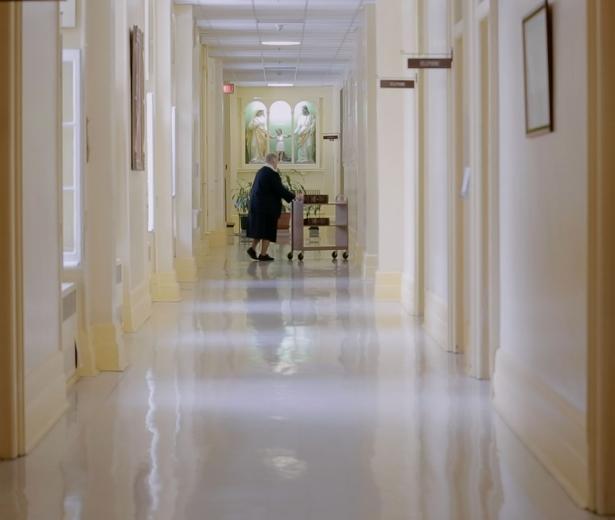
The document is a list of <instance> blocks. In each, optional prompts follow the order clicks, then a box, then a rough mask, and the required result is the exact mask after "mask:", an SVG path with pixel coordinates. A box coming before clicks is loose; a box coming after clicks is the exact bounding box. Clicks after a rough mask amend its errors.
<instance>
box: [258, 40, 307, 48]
mask: <svg viewBox="0 0 615 520" xmlns="http://www.w3.org/2000/svg"><path fill="white" fill-rule="evenodd" d="M261 43H262V44H263V45H269V46H271V47H290V46H292V45H301V42H298V41H280V42H275V41H265V42H261Z"/></svg>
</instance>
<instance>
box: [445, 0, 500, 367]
mask: <svg viewBox="0 0 615 520" xmlns="http://www.w3.org/2000/svg"><path fill="white" fill-rule="evenodd" d="M454 6H455V1H454V0H451V4H450V9H451V13H452V16H451V41H452V42H453V45H454V48H455V47H457V46H458V44H459V41H460V40H461V41H462V42H463V47H462V49H463V53H462V55H461V56H460V55H459V53H456V54H457V55H455V56H454V58H455V61H454V64H455V63H461V64H462V65H461V66H462V67H463V70H462V78H461V81H462V85H463V89H464V92H463V96H464V100H462V101H461V103H462V105H464V104H465V105H466V108H465V109H466V110H468V115H467V117H468V130H467V132H468V133H467V136H465V138H466V139H468V140H469V142H468V143H467V145H468V157H467V158H466V159H467V160H466V162H467V164H466V166H469V167H470V168H471V170H472V179H471V191H470V193H471V195H470V198H469V200H468V201H467V202H466V203H468V204H469V205H470V207H469V213H470V215H469V225H468V226H467V227H468V229H467V233H468V236H466V237H463V240H467V241H468V247H469V250H470V251H469V259H467V260H468V261H469V262H470V274H469V280H464V282H465V283H468V284H469V288H468V290H469V298H468V299H469V301H468V302H467V305H468V308H467V309H464V308H462V307H461V305H462V304H461V303H460V299H459V296H460V295H459V291H460V290H461V288H462V287H463V286H461V280H460V276H463V274H464V273H463V272H462V271H460V266H459V247H460V238H459V236H458V235H457V233H456V229H457V226H458V222H457V217H458V215H459V213H460V209H461V207H462V204H463V202H462V201H461V200H460V199H459V193H458V192H459V188H460V186H459V182H458V181H459V164H458V161H459V155H458V154H459V151H458V149H459V146H461V147H463V146H465V145H466V143H464V141H463V138H464V136H463V135H462V136H459V135H458V133H459V132H460V131H461V132H463V131H464V129H463V127H461V129H460V127H459V118H460V117H461V118H464V117H466V114H465V113H464V112H462V113H459V108H460V107H459V103H460V101H459V99H458V94H457V91H456V85H457V81H458V79H457V77H456V75H455V74H456V73H455V69H454V70H453V74H452V75H451V83H450V103H451V107H452V113H453V121H452V124H451V128H450V140H451V141H450V142H451V148H450V149H451V151H452V153H451V163H450V172H449V246H448V247H449V260H450V261H449V345H448V350H449V351H451V352H455V353H464V354H465V355H466V359H467V367H466V368H467V371H468V373H469V375H471V376H472V377H474V378H477V379H490V378H491V377H492V375H493V370H494V360H495V352H496V350H497V347H498V346H499V317H500V296H499V243H500V239H499V231H500V230H499V126H498V125H499V118H498V103H499V94H498V92H499V87H498V50H497V49H498V47H497V44H498V33H497V27H498V0H483V1H482V2H481V3H480V4H478V5H477V4H476V2H475V0H463V1H462V6H463V13H462V15H461V17H458V16H456V13H455V12H454ZM483 23H487V24H488V36H487V41H488V45H489V49H488V56H487V59H486V60H483V59H482V58H483V53H482V47H481V46H482V44H483V41H482V38H481V30H482V24H483ZM485 64H487V67H488V69H489V70H488V71H487V78H488V83H489V86H488V92H487V93H486V96H487V106H488V110H489V116H488V117H489V123H490V129H489V139H488V143H484V142H483V138H484V134H483V131H482V124H483V117H484V114H483V112H484V104H483V102H482V100H483V99H484V97H483V93H482V92H481V90H482V83H483V76H482V74H483V72H484V70H483V69H484V67H485ZM461 109H462V110H463V107H462V108H461ZM462 124H463V121H462ZM460 139H461V141H460ZM485 146H487V150H486V152H487V154H488V160H487V164H483V162H484V160H483V157H484V156H485V150H484V147H485ZM461 313H464V314H465V315H466V316H468V318H469V332H468V339H467V345H466V346H465V348H460V341H459V340H460V334H462V332H463V331H462V330H460V326H459V322H460V319H461Z"/></svg>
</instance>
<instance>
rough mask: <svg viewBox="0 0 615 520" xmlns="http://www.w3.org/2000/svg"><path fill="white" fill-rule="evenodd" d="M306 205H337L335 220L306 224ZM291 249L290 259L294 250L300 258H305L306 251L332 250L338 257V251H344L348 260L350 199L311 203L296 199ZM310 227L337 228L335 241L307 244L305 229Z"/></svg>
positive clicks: (293, 206) (333, 254)
mask: <svg viewBox="0 0 615 520" xmlns="http://www.w3.org/2000/svg"><path fill="white" fill-rule="evenodd" d="M305 206H334V207H335V222H333V223H329V224H322V225H320V224H317V225H314V224H311V225H310V224H304V222H303V218H304V209H305ZM291 213H292V215H291V224H292V225H291V241H290V243H291V245H290V247H291V251H290V253H288V259H289V260H292V259H293V256H294V252H295V251H297V252H299V254H298V258H299V260H303V253H304V252H305V251H332V254H331V256H332V257H333V258H334V259H336V258H337V256H338V251H343V252H344V253H343V255H342V257H343V258H344V260H346V259H347V258H348V256H349V254H348V201H347V200H343V201H342V200H339V198H338V200H336V201H335V202H326V203H309V204H305V203H304V202H303V200H295V201H293V203H292V207H291ZM309 227H330V228H334V229H335V243H334V244H331V245H318V246H310V245H306V244H305V241H304V236H305V234H304V230H305V228H309Z"/></svg>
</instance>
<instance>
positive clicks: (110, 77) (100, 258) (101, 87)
mask: <svg viewBox="0 0 615 520" xmlns="http://www.w3.org/2000/svg"><path fill="white" fill-rule="evenodd" d="M114 3H115V2H114V0H97V1H96V2H89V3H88V7H87V9H86V30H85V34H86V49H87V65H86V70H85V85H86V86H85V91H86V96H85V97H86V117H87V120H86V121H87V123H86V125H87V143H86V146H87V154H86V155H87V165H86V182H85V206H86V208H87V211H86V217H85V219H86V226H85V228H86V239H85V258H86V265H85V266H84V272H85V276H84V279H85V287H86V288H87V291H86V292H87V294H86V302H87V311H86V312H87V319H88V324H89V327H88V329H89V330H88V332H89V335H90V338H89V339H90V341H91V342H92V345H93V348H94V352H95V354H96V365H97V368H98V369H100V370H123V369H124V368H126V365H127V361H126V356H125V351H124V343H123V340H122V335H121V331H120V324H119V316H118V312H116V309H117V306H118V302H117V301H116V299H117V294H116V291H115V287H116V282H117V278H116V275H117V273H116V265H117V256H116V242H117V241H116V230H117V228H118V226H117V220H116V219H117V216H116V212H115V211H114V201H115V195H116V190H115V185H116V182H117V179H116V176H117V175H118V174H120V173H122V174H123V173H124V172H123V171H122V172H118V171H116V168H114V165H115V164H116V163H115V161H114V158H115V149H114V140H113V131H114V114H115V109H114V107H115V104H116V99H115V95H114V93H115V81H114V79H115V70H114V64H113V57H114V55H115V54H114V43H115V42H114V39H115V33H114Z"/></svg>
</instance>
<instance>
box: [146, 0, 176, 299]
mask: <svg viewBox="0 0 615 520" xmlns="http://www.w3.org/2000/svg"><path fill="white" fill-rule="evenodd" d="M155 18H156V24H155V51H154V52H155V72H154V75H155V98H156V103H155V105H156V107H155V113H156V123H155V127H156V128H155V145H154V147H155V154H154V162H155V175H156V179H155V184H156V215H155V261H154V274H153V275H152V283H151V289H152V298H153V300H154V301H167V302H175V301H179V300H180V299H181V296H180V292H179V285H178V283H177V275H176V273H175V266H174V264H173V257H174V251H173V249H174V247H173V199H172V189H173V180H172V162H171V106H172V105H171V101H172V96H171V94H172V88H171V86H172V76H171V74H172V67H171V0H156V13H155Z"/></svg>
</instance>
